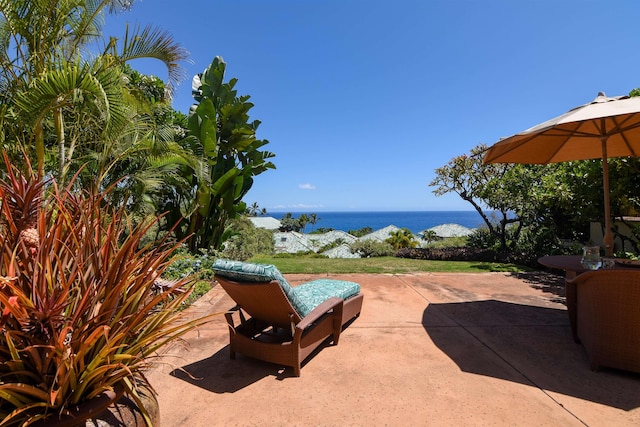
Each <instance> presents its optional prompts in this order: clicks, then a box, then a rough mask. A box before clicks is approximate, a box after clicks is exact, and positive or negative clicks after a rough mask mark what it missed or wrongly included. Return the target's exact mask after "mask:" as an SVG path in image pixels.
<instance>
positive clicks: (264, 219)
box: [249, 216, 280, 230]
mask: <svg viewBox="0 0 640 427" xmlns="http://www.w3.org/2000/svg"><path fill="white" fill-rule="evenodd" d="M249 221H251V222H252V223H253V226H254V227H256V228H266V229H267V230H277V229H279V228H280V221H279V220H277V219H275V218H274V217H272V216H250V217H249Z"/></svg>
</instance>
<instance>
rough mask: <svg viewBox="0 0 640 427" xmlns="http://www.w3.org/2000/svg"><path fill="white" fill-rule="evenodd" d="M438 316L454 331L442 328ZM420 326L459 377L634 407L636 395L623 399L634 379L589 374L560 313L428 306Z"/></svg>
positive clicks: (493, 304)
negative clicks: (479, 377)
mask: <svg viewBox="0 0 640 427" xmlns="http://www.w3.org/2000/svg"><path fill="white" fill-rule="evenodd" d="M443 315H444V316H446V317H447V318H449V319H451V320H452V321H453V322H454V324H455V325H456V326H443V325H442V322H441V321H440V320H439V319H442V316H443ZM422 324H423V326H424V328H425V330H426V331H427V333H428V334H429V336H430V338H431V339H432V341H433V343H434V344H435V345H436V346H437V347H438V348H439V349H440V350H442V351H443V352H444V353H445V354H446V355H447V356H448V357H450V358H451V360H453V361H454V362H455V363H456V364H457V365H458V367H459V368H460V369H461V370H462V371H463V372H467V373H472V374H477V375H483V376H488V377H494V378H499V379H503V380H506V381H512V382H518V383H522V384H525V385H529V386H532V387H536V388H539V389H540V390H542V391H544V392H545V393H548V394H552V393H561V394H564V395H568V396H573V397H577V398H579V399H583V400H588V401H591V402H596V403H600V404H603V405H607V406H612V407H617V408H620V409H623V410H626V411H629V410H632V409H635V408H638V407H640V393H629V390H634V389H636V390H637V385H638V379H639V376H638V375H635V374H631V373H625V372H618V371H614V370H602V371H599V372H592V371H591V370H590V369H589V363H588V360H587V358H586V355H585V353H584V350H583V348H582V347H581V346H580V345H579V344H576V343H575V342H574V341H573V340H572V338H571V333H570V330H569V324H568V319H567V313H566V311H565V310H560V309H555V308H545V307H536V306H530V305H522V304H515V303H509V302H503V301H497V300H485V301H471V302H456V303H442V304H429V305H428V307H427V308H426V309H425V311H424V315H423V319H422ZM505 365H506V366H507V369H505ZM621 383H622V384H623V385H624V386H623V387H621Z"/></svg>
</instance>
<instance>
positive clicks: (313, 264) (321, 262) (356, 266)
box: [249, 256, 530, 274]
mask: <svg viewBox="0 0 640 427" xmlns="http://www.w3.org/2000/svg"><path fill="white" fill-rule="evenodd" d="M249 262H255V263H261V264H273V265H275V266H276V267H277V268H278V270H280V271H281V272H282V273H285V274H287V273H288V274H291V273H307V274H321V273H372V274H380V273H387V274H392V273H416V272H448V273H481V272H488V271H506V272H518V271H529V270H530V269H529V268H527V267H523V266H518V265H515V264H500V263H491V262H475V261H431V260H417V259H408V258H396V257H379V258H356V259H343V258H340V259H338V258H332V259H330V258H318V257H304V256H288V257H273V256H255V257H253V258H251V259H250V260H249Z"/></svg>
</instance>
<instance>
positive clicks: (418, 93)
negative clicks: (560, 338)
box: [105, 0, 640, 212]
mask: <svg viewBox="0 0 640 427" xmlns="http://www.w3.org/2000/svg"><path fill="white" fill-rule="evenodd" d="M639 14H640V3H637V2H636V1H632V0H626V1H625V0H618V1H611V0H601V1H595V0H594V1H590V0H562V1H560V0H522V1H513V0H395V1H378V0H189V1H183V2H175V1H165V0H142V1H136V2H135V3H134V6H133V8H132V10H131V11H129V12H127V13H124V14H121V15H118V16H115V17H114V16H108V17H107V24H108V25H107V27H106V32H105V33H106V34H107V35H113V36H117V35H122V34H124V23H125V22H129V23H130V24H132V25H135V24H140V25H147V24H152V25H155V26H159V27H161V28H162V29H165V30H167V31H168V32H169V33H171V34H172V35H173V37H174V39H175V40H176V41H177V42H178V43H180V44H181V45H182V46H184V47H185V48H186V49H187V50H188V51H189V52H190V54H191V62H190V63H185V64H183V65H184V67H185V68H186V71H187V75H188V76H189V78H188V79H187V80H185V81H184V82H183V83H182V84H181V85H180V86H179V87H178V89H177V93H176V96H175V100H174V104H173V105H174V108H175V109H177V110H180V111H182V112H185V113H186V112H188V109H189V106H190V105H191V104H192V98H191V77H192V76H193V75H194V74H197V73H199V72H202V71H203V70H204V69H205V68H206V67H207V66H208V65H209V64H210V63H211V61H212V60H213V58H214V57H215V56H217V55H219V56H222V57H223V58H224V60H225V61H226V63H227V72H226V77H227V80H228V79H230V78H232V77H235V78H237V79H238V84H237V85H236V88H237V89H238V93H239V94H242V95H250V96H251V101H252V102H253V103H254V104H255V107H254V108H253V109H252V110H251V119H252V120H253V119H257V120H260V121H261V122H262V124H261V126H260V128H259V129H258V135H257V136H258V138H260V139H267V140H269V144H268V145H267V146H266V149H268V150H269V151H272V152H274V153H275V154H276V157H275V158H274V163H275V164H276V167H277V169H276V170H272V171H268V172H265V173H263V174H262V175H259V176H258V177H256V180H255V184H254V186H253V188H252V189H251V191H250V192H249V194H248V195H247V196H246V198H245V201H246V202H247V203H248V204H251V203H253V202H256V203H258V205H259V206H260V207H261V208H266V209H267V210H268V211H306V212H322V211H369V210H383V211H399V210H469V209H471V206H470V205H469V204H468V203H467V202H464V201H462V200H461V199H460V198H459V197H458V196H455V195H451V196H442V197H436V196H435V195H433V193H432V190H433V188H431V187H429V183H430V182H431V180H432V179H433V178H434V176H435V173H434V170H435V169H436V168H438V167H441V166H443V165H445V164H446V163H447V162H448V161H449V160H451V159H452V158H453V157H455V156H458V155H461V154H465V153H468V152H469V151H470V150H471V148H473V147H474V146H476V145H478V144H480V143H485V144H488V145H490V144H493V143H494V142H496V141H497V140H499V139H500V138H501V137H506V136H510V135H512V134H514V133H517V132H520V131H522V130H524V129H527V128H529V127H531V126H533V125H535V124H537V123H539V122H542V121H544V120H547V119H549V118H551V117H554V116H556V115H559V114H561V113H564V112H565V111H566V110H568V109H570V108H573V107H575V106H578V105H580V104H584V103H586V102H589V101H591V100H592V99H593V98H595V97H596V95H597V93H598V92H599V91H604V92H606V94H607V95H609V96H614V95H624V94H627V93H628V92H629V91H630V90H631V89H633V88H635V87H640V54H638V47H639V46H640V29H639V28H638V26H637V24H636V21H637V17H638V15H639ZM131 65H132V66H133V67H134V68H137V69H138V70H140V71H141V72H145V73H148V74H154V75H158V76H159V77H161V78H163V79H166V72H165V71H164V70H163V69H162V67H158V64H150V63H148V62H140V63H135V62H133V63H132V64H131Z"/></svg>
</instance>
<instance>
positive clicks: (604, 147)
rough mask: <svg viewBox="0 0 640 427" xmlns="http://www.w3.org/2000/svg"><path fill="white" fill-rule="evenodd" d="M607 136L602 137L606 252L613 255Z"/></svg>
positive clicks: (607, 254)
mask: <svg viewBox="0 0 640 427" xmlns="http://www.w3.org/2000/svg"><path fill="white" fill-rule="evenodd" d="M607 159H608V157H607V138H606V137H603V138H602V184H603V187H604V239H603V240H604V254H605V256H608V257H610V256H613V244H614V243H613V230H612V228H611V205H610V200H609V162H608V160H607Z"/></svg>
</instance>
